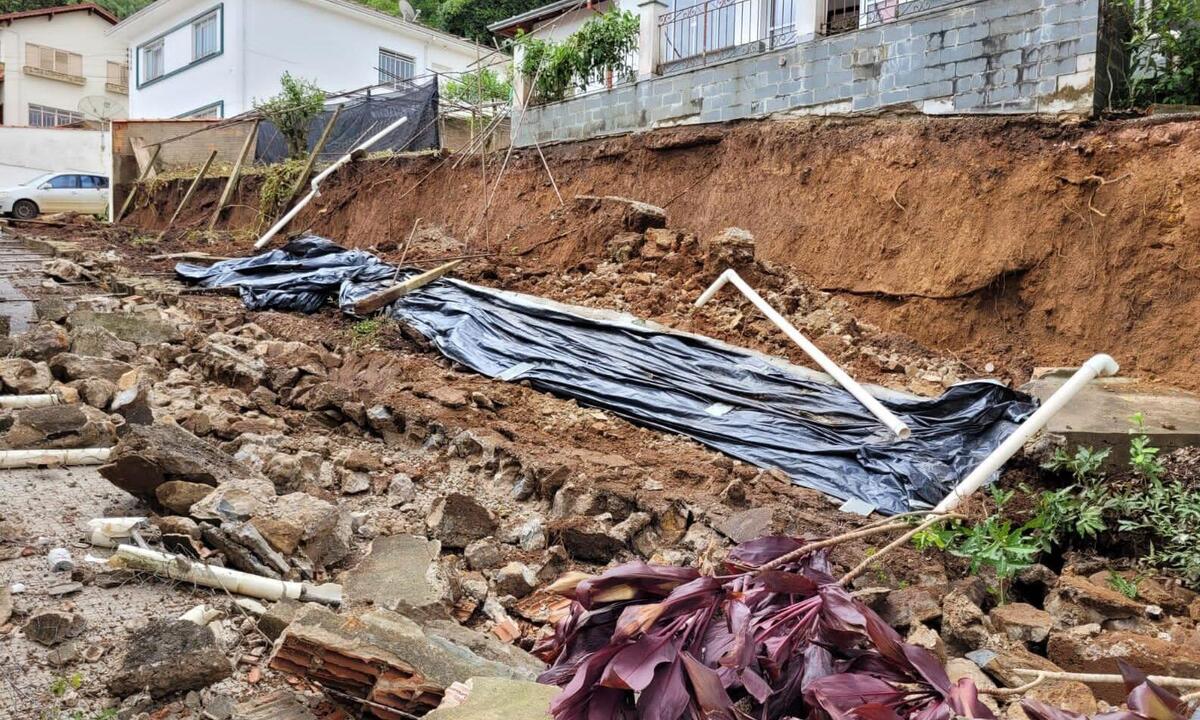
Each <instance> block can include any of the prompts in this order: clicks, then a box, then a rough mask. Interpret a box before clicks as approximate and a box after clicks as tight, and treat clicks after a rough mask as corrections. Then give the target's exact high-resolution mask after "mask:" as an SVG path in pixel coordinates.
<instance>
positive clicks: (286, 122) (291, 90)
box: [254, 72, 325, 158]
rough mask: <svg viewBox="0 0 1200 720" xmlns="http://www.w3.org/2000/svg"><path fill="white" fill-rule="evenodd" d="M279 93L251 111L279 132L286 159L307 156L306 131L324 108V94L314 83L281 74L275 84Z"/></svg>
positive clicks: (255, 103) (261, 102) (256, 102)
mask: <svg viewBox="0 0 1200 720" xmlns="http://www.w3.org/2000/svg"><path fill="white" fill-rule="evenodd" d="M279 82H280V84H281V85H282V86H283V90H281V91H280V93H279V94H278V95H276V96H275V97H273V98H270V99H268V100H263V101H258V100H255V102H254V109H255V110H257V111H258V112H259V113H261V114H262V116H263V117H264V118H266V119H267V120H270V121H271V122H272V123H274V124H275V127H277V128H279V133H280V134H281V135H283V138H284V140H285V141H286V142H287V147H288V157H289V158H302V157H304V156H305V155H307V154H308V129H309V126H311V125H312V121H313V118H315V117H316V116H317V115H319V114H320V113H321V111H322V110H323V109H324V108H325V93H324V92H323V91H322V90H321V89H320V88H318V87H317V86H316V85H315V84H314V83H312V82H309V81H308V80H305V79H303V78H296V77H292V74H291V73H288V72H285V73H284V74H283V77H282V78H280V80H279Z"/></svg>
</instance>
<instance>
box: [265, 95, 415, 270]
mask: <svg viewBox="0 0 1200 720" xmlns="http://www.w3.org/2000/svg"><path fill="white" fill-rule="evenodd" d="M406 122H408V118H407V117H402V118H400V119H399V120H397V121H396V122H394V123H392V124H391V125H388V126H387V127H385V128H384V129H382V130H380V131H379V132H377V133H376V134H374V135H372V136H371V137H369V138H367V140H366V141H364V142H363V143H362V144H361V145H359V146H358V147H356V148H354V149H353V150H351V151H350V152H348V153H346V154H345V155H343V156H342V157H340V158H338V160H337V162H335V163H334V164H332V165H330V166H329V167H327V168H325V170H324V171H322V172H321V174H319V175H317V176H316V177H315V178H313V180H312V190H310V191H309V193H308V194H307V195H305V196H304V197H303V198H302V199H301V200H300V202H298V203H296V205H295V206H294V207H292V209H291V210H288V211H287V213H285V214H284V216H283V217H281V218H279V222H277V223H275V224H274V225H272V226H271V229H270V230H268V231H267V233H266V234H265V235H263V236H262V237H261V238H259V239H258V242H256V243H254V249H255V250H258V249H260V248H262V247H263V246H264V245H266V244H267V243H269V242H271V238H273V237H275V236H276V235H277V234H278V233H279V231H280V230H282V229H284V228H285V227H287V224H288V223H290V222H291V221H292V220H293V219H295V217H296V216H297V215H299V214H300V211H301V210H303V209H304V208H305V207H306V206H307V205H308V204H309V203H310V202H312V201H313V198H315V197H317V196H318V195H320V194H321V183H322V182H323V181H324V180H325V178H327V177H329V176H330V175H332V174H334V173H335V172H337V171H338V169H339V168H341V167H342V166H343V165H345V164H346V163H348V162H350V161H351V160H353V159H354V158H355V156H356V155H357V154H359V153H363V152H366V151H367V150H370V149H371V146H373V145H374V144H375V143H377V142H379V141H380V140H382V139H383V138H384V137H386V136H387V135H388V133H390V132H392V131H393V130H395V129H396V128H398V127H400V126H401V125H403V124H404V123H406Z"/></svg>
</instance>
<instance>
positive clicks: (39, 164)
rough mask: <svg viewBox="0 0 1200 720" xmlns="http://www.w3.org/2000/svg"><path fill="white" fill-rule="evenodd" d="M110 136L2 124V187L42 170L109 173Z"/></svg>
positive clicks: (0, 174)
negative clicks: (3, 125)
mask: <svg viewBox="0 0 1200 720" xmlns="http://www.w3.org/2000/svg"><path fill="white" fill-rule="evenodd" d="M107 145H108V140H107V136H106V134H105V133H104V132H102V131H100V130H76V129H73V128H23V127H0V187H9V186H11V185H17V184H20V183H22V182H25V181H26V180H30V179H32V178H34V177H37V176H38V175H41V174H42V173H47V172H63V171H67V170H78V171H80V172H89V173H96V174H97V175H107V174H108V164H109V163H108V156H109V155H110V153H109V152H107Z"/></svg>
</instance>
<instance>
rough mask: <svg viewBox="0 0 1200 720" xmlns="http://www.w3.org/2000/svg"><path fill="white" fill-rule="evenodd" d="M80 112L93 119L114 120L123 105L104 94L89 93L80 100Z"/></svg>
mask: <svg viewBox="0 0 1200 720" xmlns="http://www.w3.org/2000/svg"><path fill="white" fill-rule="evenodd" d="M79 112H81V113H83V114H84V115H86V116H87V117H88V118H90V119H93V120H112V119H113V118H114V117H116V115H117V113H119V112H121V105H120V103H118V102H115V101H114V100H112V99H110V98H108V97H105V96H104V95H88V96H87V97H85V98H83V99H82V100H80V101H79Z"/></svg>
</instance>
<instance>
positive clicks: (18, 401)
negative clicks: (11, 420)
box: [0, 393, 62, 410]
mask: <svg viewBox="0 0 1200 720" xmlns="http://www.w3.org/2000/svg"><path fill="white" fill-rule="evenodd" d="M61 402H62V398H61V397H59V396H58V395H55V394H53V393H49V394H45V395H0V409H3V410H23V409H25V408H40V407H49V406H50V405H58V404H59V403H61Z"/></svg>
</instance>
